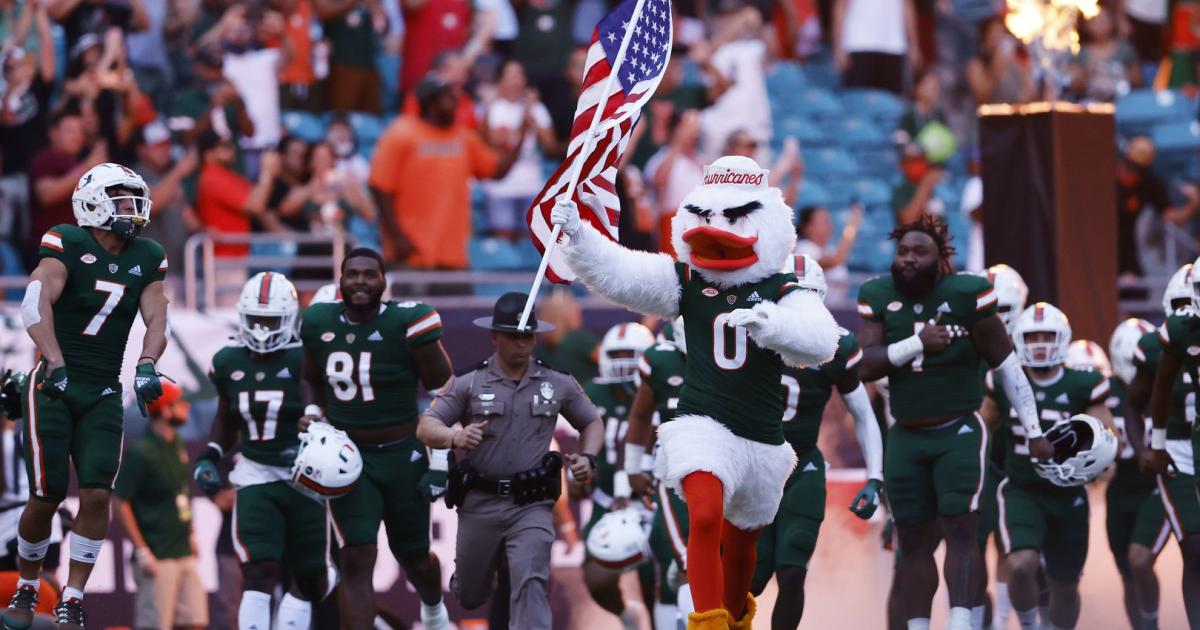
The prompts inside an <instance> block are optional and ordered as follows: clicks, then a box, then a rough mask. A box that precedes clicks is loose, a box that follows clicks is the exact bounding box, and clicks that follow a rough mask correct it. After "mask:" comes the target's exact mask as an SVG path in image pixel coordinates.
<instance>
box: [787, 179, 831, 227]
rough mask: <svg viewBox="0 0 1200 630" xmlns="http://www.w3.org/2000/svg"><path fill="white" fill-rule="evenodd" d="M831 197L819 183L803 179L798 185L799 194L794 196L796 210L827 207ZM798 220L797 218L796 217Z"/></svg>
mask: <svg viewBox="0 0 1200 630" xmlns="http://www.w3.org/2000/svg"><path fill="white" fill-rule="evenodd" d="M831 199H832V197H830V195H829V190H827V189H826V188H825V186H824V185H822V184H821V183H820V182H818V181H816V180H815V179H812V178H805V180H804V181H803V182H801V183H800V192H799V194H797V195H796V203H795V204H794V205H795V206H796V209H797V210H799V209H800V208H805V207H808V206H828V205H829V204H830V200H831ZM796 219H797V220H799V216H797V217H796Z"/></svg>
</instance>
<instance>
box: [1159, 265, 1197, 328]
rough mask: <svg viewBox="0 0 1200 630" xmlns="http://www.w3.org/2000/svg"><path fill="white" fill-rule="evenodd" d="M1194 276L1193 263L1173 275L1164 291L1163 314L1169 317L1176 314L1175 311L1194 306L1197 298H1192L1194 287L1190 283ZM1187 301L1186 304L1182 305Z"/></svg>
mask: <svg viewBox="0 0 1200 630" xmlns="http://www.w3.org/2000/svg"><path fill="white" fill-rule="evenodd" d="M1191 275H1192V263H1188V264H1186V265H1184V266H1182V267H1180V268H1179V269H1176V270H1175V273H1174V274H1172V275H1171V279H1170V280H1168V281H1167V288H1166V289H1164V290H1163V298H1162V306H1163V313H1164V314H1166V316H1167V317H1170V316H1172V315H1174V314H1175V311H1177V310H1179V309H1181V308H1184V307H1187V306H1193V305H1194V303H1195V301H1194V300H1195V298H1194V297H1193V296H1192V291H1193V289H1192V285H1191V283H1190V282H1189V281H1188V279H1189V278H1191ZM1183 300H1186V303H1180V302H1181V301H1183Z"/></svg>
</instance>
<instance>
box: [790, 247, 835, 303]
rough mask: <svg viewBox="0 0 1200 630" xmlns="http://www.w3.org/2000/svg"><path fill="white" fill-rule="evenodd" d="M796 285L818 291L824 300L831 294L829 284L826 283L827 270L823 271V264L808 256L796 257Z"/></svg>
mask: <svg viewBox="0 0 1200 630" xmlns="http://www.w3.org/2000/svg"><path fill="white" fill-rule="evenodd" d="M796 284H798V285H800V286H801V287H803V288H805V289H812V290H813V291H816V292H817V295H819V296H821V299H822V300H824V299H825V294H826V293H828V292H829V284H828V283H827V282H825V270H824V269H821V263H819V262H817V259H815V258H813V257H812V256H809V255H808V254H800V255H799V256H796Z"/></svg>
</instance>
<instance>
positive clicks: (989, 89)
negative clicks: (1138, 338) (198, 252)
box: [0, 0, 1200, 283]
mask: <svg viewBox="0 0 1200 630" xmlns="http://www.w3.org/2000/svg"><path fill="white" fill-rule="evenodd" d="M614 4H615V0H510V1H505V0H486V1H485V0H481V1H480V2H474V3H472V2H467V1H465V0H253V1H249V2H235V1H233V0H163V1H150V0H0V61H2V62H3V81H2V82H0V95H2V99H3V100H2V103H0V239H2V241H0V264H2V265H3V272H4V273H5V274H9V275H18V274H21V273H23V272H24V271H25V270H27V269H29V268H30V265H31V264H32V263H33V257H34V256H35V254H36V251H35V250H36V243H37V242H38V238H39V236H40V234H41V232H42V231H44V230H45V229H47V228H48V227H50V226H52V225H54V224H56V223H62V222H71V221H72V213H71V209H70V195H71V191H72V190H73V187H74V185H75V182H76V181H77V180H78V178H79V176H80V175H81V174H82V173H83V172H84V171H85V170H86V169H88V168H90V167H91V166H93V165H95V164H97V163H100V162H104V161H118V162H121V163H124V164H129V165H132V166H133V168H135V169H136V170H137V171H138V172H139V173H141V174H142V175H143V177H145V178H146V180H147V182H148V183H149V184H150V185H151V187H152V190H153V198H154V210H153V224H152V226H151V227H150V229H149V232H148V234H149V235H150V236H152V237H153V238H156V239H159V240H161V241H162V242H163V243H164V245H165V246H166V248H167V251H168V253H169V255H170V256H171V257H172V258H175V259H177V260H178V259H179V258H180V257H182V256H183V255H184V244H185V242H186V241H187V239H188V237H189V236H191V235H193V234H198V233H204V232H207V233H211V234H229V233H232V234H239V235H242V234H251V233H263V232H265V233H283V234H286V233H309V234H340V235H343V236H344V237H346V238H348V239H350V240H353V241H356V242H359V243H364V244H367V245H373V246H380V247H381V248H382V249H383V250H384V251H385V253H386V256H387V258H388V261H389V263H391V264H393V265H396V266H405V267H410V268H417V269H450V270H461V269H468V268H481V267H487V262H488V261H486V260H472V259H471V255H470V252H472V251H474V250H473V247H472V245H473V243H475V242H477V241H479V240H481V239H491V240H493V241H495V242H498V243H500V244H502V245H504V246H508V247H512V248H517V249H522V251H525V252H526V253H528V250H530V249H531V248H530V246H529V244H528V240H527V237H526V236H525V234H526V228H525V225H524V216H525V212H526V210H527V208H528V207H529V206H530V203H531V202H532V200H533V198H534V196H535V195H536V194H537V193H538V192H539V191H540V189H541V186H542V185H543V183H544V181H545V177H546V176H547V175H548V173H549V171H550V170H551V169H553V168H554V166H555V165H556V164H557V160H559V159H561V157H562V154H563V151H564V148H565V145H566V142H567V140H568V138H569V133H570V127H571V123H572V120H573V115H574V108H575V103H576V100H577V98H578V96H579V92H580V89H581V81H582V68H583V64H584V59H585V55H586V46H587V45H588V43H589V42H590V38H591V34H592V30H593V27H594V25H595V24H596V22H597V21H598V19H599V18H600V17H602V16H603V15H604V14H605V13H606V12H607V11H608V10H610V9H611V7H612V6H613V5H614ZM1101 4H1102V7H1103V9H1102V10H1101V12H1100V14H1099V15H1098V16H1097V17H1095V18H1093V19H1091V20H1090V21H1087V22H1081V27H1080V30H1081V36H1082V41H1083V44H1082V48H1081V50H1080V52H1079V54H1078V55H1077V56H1076V57H1075V59H1074V61H1073V62H1072V63H1071V64H1070V67H1069V69H1068V72H1067V73H1066V74H1065V76H1063V77H1059V78H1058V80H1059V82H1060V85H1056V86H1055V88H1056V89H1055V90H1054V93H1058V94H1061V96H1062V97H1063V98H1068V99H1072V100H1079V101H1093V102H1095V101H1102V102H1113V101H1117V100H1119V99H1121V98H1122V97H1123V96H1125V95H1127V94H1129V93H1130V92H1131V91H1136V90H1138V89H1139V88H1143V87H1149V86H1151V85H1154V86H1158V87H1172V88H1183V89H1187V88H1195V87H1196V86H1197V85H1200V79H1198V78H1197V64H1196V62H1195V54H1196V52H1200V37H1197V36H1196V35H1195V34H1194V33H1193V32H1192V30H1191V29H1190V28H1189V27H1188V26H1187V25H1188V24H1190V23H1191V22H1190V21H1189V20H1190V19H1191V18H1192V17H1193V14H1194V13H1195V12H1196V10H1197V3H1194V2H1177V3H1170V5H1169V6H1170V8H1169V10H1168V2H1167V0H1125V2H1102V3H1101ZM1002 5H1003V2H1000V1H999V0H942V1H936V2H935V1H934V0H754V1H750V0H711V1H709V0H706V1H696V0H687V1H680V2H674V3H673V11H674V13H675V16H674V17H675V27H674V28H675V30H674V33H675V36H674V50H673V55H672V58H671V62H670V64H669V65H668V67H667V70H666V75H665V77H664V79H663V81H662V84H661V85H660V87H659V89H658V91H657V93H656V94H655V96H654V98H653V100H652V101H651V102H650V103H648V104H647V105H646V107H645V108H644V110H643V117H642V122H641V124H640V125H638V127H637V128H636V131H635V134H634V137H633V138H632V140H631V148H630V150H629V151H628V152H627V156H626V161H625V163H624V164H623V165H622V169H621V172H620V176H619V179H618V194H619V195H620V197H621V198H622V207H623V210H624V212H623V213H622V219H621V232H622V240H624V241H625V242H626V244H627V245H630V246H633V247H638V248H642V249H660V250H665V251H669V249H670V243H669V238H667V236H666V235H667V232H668V230H669V225H670V217H671V215H672V214H673V212H674V210H675V208H676V207H677V205H678V202H679V200H680V199H681V198H682V197H683V195H684V193H686V191H687V190H689V189H690V188H691V187H692V186H694V185H695V184H696V183H697V182H698V181H699V180H700V178H701V174H702V170H703V166H704V165H705V164H706V163H708V162H709V161H710V160H711V159H712V158H713V157H715V156H717V155H720V154H742V155H748V156H752V157H755V158H757V159H758V160H759V161H760V162H762V163H764V164H766V165H769V167H770V168H771V181H772V183H773V184H775V185H777V186H780V187H781V188H782V189H783V190H784V194H785V197H786V198H787V200H788V202H789V203H791V204H792V205H793V206H794V207H796V208H797V220H798V223H797V230H798V235H799V236H800V238H801V243H802V245H801V246H802V247H803V248H805V251H809V252H812V253H814V255H817V254H819V258H820V260H821V261H822V262H823V263H824V264H826V265H828V266H830V267H831V268H832V269H833V271H834V273H833V274H832V276H833V277H834V278H844V277H845V276H847V275H848V272H847V269H849V270H850V271H854V270H864V264H863V256H864V254H863V252H865V251H869V249H870V248H868V247H865V246H861V247H859V246H856V245H855V242H854V241H855V238H856V235H858V234H859V233H860V231H866V230H871V232H870V233H871V235H872V238H873V237H874V235H877V234H879V233H880V230H885V229H886V228H887V227H889V226H890V225H891V224H893V223H894V222H897V221H899V222H903V221H906V220H909V219H911V218H912V217H914V216H916V215H917V214H918V213H920V212H935V213H939V214H943V215H945V216H947V218H949V219H953V221H952V222H951V227H952V230H954V231H955V232H956V234H957V235H958V236H960V237H962V240H969V243H967V244H965V246H963V247H960V249H966V250H967V251H966V252H965V260H966V261H967V262H969V263H970V266H978V265H979V264H981V255H980V253H979V251H978V249H979V244H980V243H981V239H980V238H979V232H978V230H979V223H978V218H979V217H978V210H979V207H980V205H981V195H982V187H981V186H980V185H979V182H978V179H977V177H976V176H977V175H978V173H977V169H978V163H977V161H974V160H972V159H971V158H972V156H974V155H977V154H978V150H977V140H976V134H977V126H976V124H975V107H976V105H978V104H984V103H1000V102H1005V103H1014V102H1026V101H1031V100H1036V99H1039V98H1042V97H1044V96H1045V95H1047V94H1048V93H1050V86H1049V85H1048V79H1047V77H1045V76H1043V75H1042V74H1041V73H1040V72H1039V70H1038V68H1037V67H1036V63H1035V62H1034V60H1032V59H1031V58H1030V53H1029V51H1028V50H1027V49H1026V47H1025V45H1024V44H1022V43H1021V42H1020V41H1019V40H1017V39H1016V38H1015V37H1013V36H1012V35H1011V34H1010V33H1009V32H1008V31H1007V30H1006V28H1005V25H1004V21H1003V18H1002V14H1001V12H1000V11H1001V9H1002ZM788 70H793V71H795V72H796V73H800V72H802V73H803V76H805V77H806V79H805V81H806V83H805V85H806V86H824V87H827V88H828V90H830V91H831V92H833V93H835V94H837V93H839V92H842V91H862V90H871V91H875V93H879V94H883V95H885V96H887V97H888V98H891V99H894V102H895V103H897V105H896V106H897V107H898V110H897V111H896V112H895V115H893V116H891V117H890V118H887V119H886V120H884V121H883V122H880V121H879V120H876V121H874V123H876V124H878V126H880V127H884V128H882V129H881V130H880V131H881V132H882V133H883V138H884V140H883V141H882V142H883V144H882V145H881V146H882V148H881V147H880V146H874V145H872V146H871V147H868V149H869V150H867V151H862V152H859V153H855V154H853V157H854V158H855V160H856V162H857V166H856V168H858V169H859V170H858V171H854V172H853V173H852V174H853V176H854V177H858V178H859V179H862V178H873V181H872V182H868V184H871V185H860V186H856V187H855V189H856V192H855V195H856V196H853V197H851V198H846V197H845V196H841V195H836V194H835V195H831V196H826V197H823V196H822V195H821V194H818V193H819V191H820V189H821V188H822V186H823V185H824V186H825V187H826V188H841V182H840V181H834V182H833V183H832V184H831V183H830V182H829V181H827V180H826V174H827V172H828V164H826V163H825V158H824V155H825V154H823V153H821V150H822V148H823V147H822V146H820V145H821V144H822V143H821V142H815V141H809V140H805V139H804V134H803V133H800V132H797V131H796V123H795V121H794V120H790V119H789V118H788V116H789V115H791V116H792V117H793V118H794V115H792V114H788V113H787V112H788V111H790V110H788V109H787V107H788V106H789V103H787V102H786V101H788V100H790V93H788V92H784V93H783V94H780V93H778V92H775V91H773V90H772V82H773V81H777V80H779V77H784V75H785V74H786V72H785V71H788ZM822 77H824V78H823V79H822ZM797 98H798V99H799V98H801V95H799V94H798V95H797ZM781 112H783V113H781ZM835 113H840V114H844V116H846V117H847V120H851V119H853V121H854V122H856V121H857V118H855V117H856V116H858V115H860V114H861V113H862V112H856V111H845V112H835ZM817 124H818V126H824V127H830V129H829V130H827V137H828V136H836V135H838V134H839V132H838V131H837V130H836V127H837V124H836V121H833V124H832V125H831V121H830V120H829V119H828V118H824V119H821V120H819V121H818V122H817ZM809 126H810V127H811V125H809ZM931 130H932V131H931ZM943 131H944V132H945V133H943ZM935 132H936V133H935ZM951 134H952V135H951ZM946 136H950V137H951V142H955V141H956V145H955V146H954V147H953V148H952V149H951V150H950V151H949V152H945V151H941V150H939V149H938V148H937V146H938V145H937V144H936V142H934V140H937V139H939V138H941V139H943V140H942V141H943V142H945V140H944V138H945V137H946ZM1136 144H1137V146H1133V145H1132V144H1131V146H1130V147H1129V148H1128V151H1127V156H1128V157H1127V158H1126V159H1123V160H1121V164H1122V169H1121V172H1120V174H1119V178H1118V179H1119V181H1118V186H1117V188H1118V195H1119V206H1120V216H1121V221H1122V226H1127V225H1134V224H1135V223H1136V220H1137V218H1138V217H1140V216H1142V210H1143V208H1147V209H1149V210H1150V216H1151V217H1152V218H1160V217H1161V220H1162V221H1165V222H1169V223H1171V224H1172V225H1175V226H1177V227H1180V228H1181V229H1182V231H1183V233H1185V234H1188V233H1190V222H1191V221H1192V217H1193V215H1194V214H1195V209H1196V204H1197V194H1196V192H1197V191H1196V189H1195V187H1194V186H1191V185H1181V184H1180V182H1179V181H1178V179H1179V177H1177V175H1178V174H1176V173H1165V174H1164V173H1159V174H1158V175H1156V174H1155V173H1153V172H1151V170H1150V166H1151V165H1150V162H1149V161H1147V158H1146V154H1147V152H1148V153H1149V155H1150V158H1149V160H1153V155H1154V146H1153V143H1152V142H1151V141H1150V139H1149V138H1139V139H1138V141H1137V143H1136ZM1147 145H1148V147H1147ZM1121 150H1122V151H1125V148H1124V147H1121ZM972 169H974V170H972ZM973 178H974V179H973ZM864 186H865V187H864ZM880 187H882V190H883V191H886V192H885V193H884V194H882V195H880V194H871V195H868V197H869V198H864V199H859V197H858V196H857V195H858V194H859V192H864V191H865V193H873V192H875V191H877V190H878V189H879V188H880ZM859 189H862V190H859ZM835 192H837V191H836V190H835ZM865 193H864V194H865ZM827 197H828V198H827ZM860 226H861V227H862V230H860ZM1151 228H1153V226H1150V227H1148V228H1145V229H1141V230H1138V231H1137V234H1138V235H1139V236H1137V239H1141V240H1137V239H1135V240H1130V241H1129V242H1128V243H1126V242H1124V241H1123V243H1122V250H1121V252H1122V253H1121V260H1122V270H1123V271H1126V272H1129V273H1130V274H1141V273H1145V272H1147V270H1146V269H1144V266H1145V265H1144V264H1143V262H1141V261H1139V260H1137V258H1138V255H1139V254H1137V253H1134V248H1137V247H1139V244H1141V243H1143V242H1147V239H1149V240H1153V238H1155V236H1154V235H1155V233H1156V232H1155V230H1154V229H1151ZM1158 231H1159V232H1161V231H1162V230H1161V229H1160V230H1158ZM1178 231H1179V230H1177V232H1178ZM1122 234H1126V231H1124V230H1123V231H1122ZM1143 236H1144V237H1143ZM1131 238H1132V237H1131ZM1159 238H1161V237H1159ZM1127 240H1129V239H1127ZM1184 240H1185V241H1186V239H1184ZM1185 244H1186V243H1185ZM328 251H329V248H328V245H323V244H301V245H299V246H293V247H290V248H289V247H286V246H280V245H278V244H275V245H263V244H251V245H247V244H244V242H241V243H220V244H218V245H217V246H216V254H217V256H218V257H220V258H222V259H225V260H232V259H237V258H241V257H245V256H247V255H248V254H252V253H256V254H280V253H282V254H287V255H293V254H294V255H299V256H303V257H308V258H313V257H319V256H321V255H323V254H324V253H327V252H328ZM521 260H522V264H526V265H527V264H530V260H531V259H530V258H529V257H528V256H525V257H524V258H522V259H521ZM249 266H250V265H246V266H245V267H249ZM234 267H236V265H233V266H230V265H223V266H221V267H220V269H221V270H222V271H221V273H222V274H224V277H222V278H221V281H222V282H228V283H235V282H236V281H237V280H238V279H240V278H241V277H244V276H245V273H246V270H245V269H235V268H234ZM171 268H172V270H173V271H174V272H176V273H178V272H181V271H182V269H183V268H184V265H182V264H173V265H172V267H171ZM865 269H866V270H873V269H870V266H869V265H866V267H865ZM294 272H295V274H296V275H297V276H299V277H300V278H301V279H305V278H311V279H319V278H322V277H324V276H323V274H325V273H327V272H321V271H319V270H317V271H314V270H312V269H307V270H306V269H305V268H304V266H303V265H298V266H297V267H296V269H295V270H294Z"/></svg>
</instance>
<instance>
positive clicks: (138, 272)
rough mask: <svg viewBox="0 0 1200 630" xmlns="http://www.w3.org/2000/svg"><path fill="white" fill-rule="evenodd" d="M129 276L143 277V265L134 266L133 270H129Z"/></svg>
mask: <svg viewBox="0 0 1200 630" xmlns="http://www.w3.org/2000/svg"><path fill="white" fill-rule="evenodd" d="M129 275H132V276H139V277H140V276H141V275H142V266H141V265H134V266H133V269H130V270H129Z"/></svg>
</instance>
